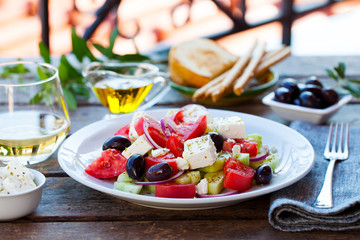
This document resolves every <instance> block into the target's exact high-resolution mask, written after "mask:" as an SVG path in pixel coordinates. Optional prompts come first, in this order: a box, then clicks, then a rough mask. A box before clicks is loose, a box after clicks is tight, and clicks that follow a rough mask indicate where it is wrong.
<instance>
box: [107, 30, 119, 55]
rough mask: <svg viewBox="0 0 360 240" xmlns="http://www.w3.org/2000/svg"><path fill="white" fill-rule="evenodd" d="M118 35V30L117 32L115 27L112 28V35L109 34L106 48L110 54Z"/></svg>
mask: <svg viewBox="0 0 360 240" xmlns="http://www.w3.org/2000/svg"><path fill="white" fill-rule="evenodd" d="M118 34H119V30H118V28H117V27H116V26H115V27H114V30H113V31H112V33H111V36H110V41H109V47H108V49H109V50H110V52H112V51H113V49H114V44H115V40H116V37H117V36H118Z"/></svg>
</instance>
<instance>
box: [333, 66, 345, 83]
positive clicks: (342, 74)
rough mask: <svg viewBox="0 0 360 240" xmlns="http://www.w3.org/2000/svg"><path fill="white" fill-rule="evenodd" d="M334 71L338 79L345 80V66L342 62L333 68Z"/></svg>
mask: <svg viewBox="0 0 360 240" xmlns="http://www.w3.org/2000/svg"><path fill="white" fill-rule="evenodd" d="M334 70H335V72H336V73H337V75H338V76H339V77H340V78H342V79H344V78H345V64H344V63H343V62H340V63H339V65H338V66H337V67H334Z"/></svg>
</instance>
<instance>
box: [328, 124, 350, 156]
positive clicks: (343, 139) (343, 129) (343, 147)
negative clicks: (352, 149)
mask: <svg viewBox="0 0 360 240" xmlns="http://www.w3.org/2000/svg"><path fill="white" fill-rule="evenodd" d="M334 127H335V130H334ZM339 127H340V131H339ZM349 130H350V124H349V123H341V124H340V123H333V122H332V123H331V124H330V129H329V135H328V139H327V142H326V147H325V152H324V156H325V157H326V158H331V157H334V158H337V159H346V158H348V156H349ZM339 133H340V138H339ZM333 138H334V140H333V141H332V139H333ZM331 142H332V146H331V149H330V144H331Z"/></svg>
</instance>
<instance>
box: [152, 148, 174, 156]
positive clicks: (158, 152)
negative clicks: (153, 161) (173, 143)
mask: <svg viewBox="0 0 360 240" xmlns="http://www.w3.org/2000/svg"><path fill="white" fill-rule="evenodd" d="M169 151H170V149H167V148H158V149H153V150H151V156H153V157H160V156H164V155H165V154H167V153H168V152H169Z"/></svg>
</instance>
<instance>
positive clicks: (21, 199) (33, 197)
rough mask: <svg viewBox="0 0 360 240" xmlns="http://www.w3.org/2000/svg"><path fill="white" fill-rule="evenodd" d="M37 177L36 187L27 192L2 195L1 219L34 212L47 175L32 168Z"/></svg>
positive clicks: (0, 197) (5, 219)
mask: <svg viewBox="0 0 360 240" xmlns="http://www.w3.org/2000/svg"><path fill="white" fill-rule="evenodd" d="M30 171H31V173H32V174H33V175H34V177H35V184H36V188H33V189H30V190H27V191H25V192H20V193H14V194H1V195H0V221H11V220H15V219H18V218H21V217H24V216H26V215H29V214H30V213H32V212H34V211H35V209H36V208H37V207H38V205H39V203H40V201H41V196H42V188H43V186H44V184H45V181H46V178H45V176H44V175H43V174H42V173H41V172H38V171H36V170H33V169H30Z"/></svg>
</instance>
